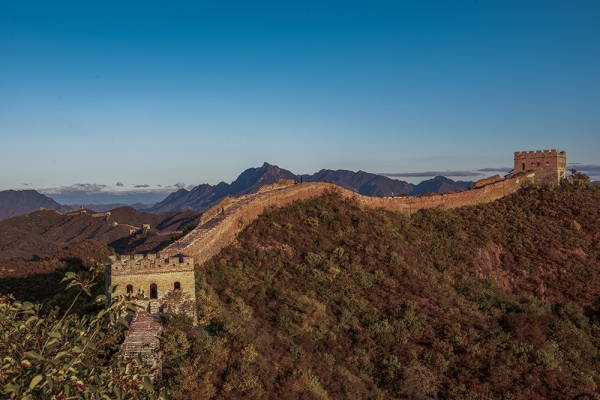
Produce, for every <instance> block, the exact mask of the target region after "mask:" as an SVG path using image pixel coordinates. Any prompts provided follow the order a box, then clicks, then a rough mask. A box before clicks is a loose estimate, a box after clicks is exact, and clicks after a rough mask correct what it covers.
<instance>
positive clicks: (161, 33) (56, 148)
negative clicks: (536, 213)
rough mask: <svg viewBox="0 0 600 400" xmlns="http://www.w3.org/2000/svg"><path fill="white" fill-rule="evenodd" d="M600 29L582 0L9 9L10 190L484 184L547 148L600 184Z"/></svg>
mask: <svg viewBox="0 0 600 400" xmlns="http://www.w3.org/2000/svg"><path fill="white" fill-rule="evenodd" d="M599 18H600V2H597V1H578V0H571V1H552V0H545V1H501V2H499V1H491V0H490V1H486V0H479V1H386V2H376V1H372V2H351V1H344V2H324V1H319V2H306V1H304V2H281V1H279V2H251V1H245V2H235V1H228V2H199V1H195V2H177V1H173V2H167V1H143V2H142V1H126V0H119V1H111V2H108V1H84V2H83V1H73V2H69V1H44V2H33V1H26V0H25V1H3V2H1V3H0V143H1V145H0V170H1V171H2V174H1V175H0V177H1V180H0V190H5V189H26V188H35V189H46V192H47V193H54V194H60V193H67V192H69V191H77V190H81V191H83V192H86V191H88V192H90V193H93V192H94V191H96V192H98V193H99V192H103V193H113V192H116V193H120V192H130V191H147V192H153V193H155V192H159V193H160V192H168V191H170V190H175V189H176V188H177V186H176V184H179V185H178V186H179V187H181V186H182V185H184V186H189V185H193V184H200V183H211V184H215V183H218V182H219V181H226V182H230V181H232V180H234V179H235V178H236V177H237V175H238V174H239V173H240V172H242V171H243V170H244V169H246V168H249V167H258V166H260V165H262V163H263V162H264V161H267V162H269V163H271V164H276V165H278V166H280V167H282V168H286V169H289V170H291V171H293V172H296V173H313V172H316V171H318V170H320V169H322V168H328V169H349V170H354V171H357V170H364V171H368V172H373V173H390V174H391V173H415V174H418V173H423V172H427V171H471V172H473V173H474V174H477V173H481V172H478V170H479V169H483V168H500V167H510V166H511V165H512V157H513V152H514V151H521V150H536V149H550V148H557V149H560V150H566V151H567V156H568V161H569V162H570V163H579V164H581V165H587V166H588V167H589V172H590V175H594V174H595V175H596V176H597V175H600V170H599V169H600V168H598V169H595V168H596V167H595V166H597V165H598V164H600V157H599V156H598V149H599V148H600V131H599V127H600V112H599V110H598V108H599V105H600V78H599V76H600V74H599V73H598V71H600V52H599V51H598V49H600V24H598V20H599ZM483 173H485V174H487V175H489V174H490V173H489V172H483ZM448 175H450V173H448ZM450 177H451V178H454V179H469V180H476V179H478V178H479V177H481V176H478V175H474V176H473V177H467V178H465V177H453V176H450ZM401 179H404V180H409V181H413V182H418V181H420V180H422V179H425V178H423V177H412V178H411V177H403V178H401ZM117 182H121V183H122V184H123V185H122V186H117ZM73 185H79V186H73ZM141 185H148V186H147V187H139V186H141ZM159 185H160V186H159ZM135 186H138V187H137V188H136V187H135Z"/></svg>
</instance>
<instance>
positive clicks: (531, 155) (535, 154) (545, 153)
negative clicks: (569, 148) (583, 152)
mask: <svg viewBox="0 0 600 400" xmlns="http://www.w3.org/2000/svg"><path fill="white" fill-rule="evenodd" d="M545 157H564V158H565V159H566V158H567V152H566V151H558V150H556V149H552V150H535V151H533V150H531V151H515V160H516V159H537V158H545Z"/></svg>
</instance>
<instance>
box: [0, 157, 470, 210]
mask: <svg viewBox="0 0 600 400" xmlns="http://www.w3.org/2000/svg"><path fill="white" fill-rule="evenodd" d="M280 179H296V180H298V181H303V182H316V181H326V182H332V183H334V184H336V185H339V186H341V187H343V188H346V189H349V190H353V191H355V192H357V193H360V194H363V195H366V196H392V195H413V196H418V195H421V194H423V193H444V192H448V191H457V190H466V189H468V188H470V187H471V186H473V185H474V184H475V182H463V181H453V180H452V179H448V178H445V177H443V176H437V177H435V178H433V179H429V180H425V181H423V182H421V183H419V184H418V185H413V184H411V183H408V182H404V181H401V180H398V179H391V178H388V177H386V176H382V175H377V174H371V173H368V172H364V171H358V172H353V171H347V170H337V171H334V170H329V169H324V170H321V171H319V172H316V173H314V174H312V175H297V174H294V173H292V172H291V171H288V170H286V169H282V168H279V167H278V166H276V165H271V164H269V163H264V164H263V165H262V166H261V167H259V168H248V169H247V170H245V171H244V172H242V173H241V174H240V176H238V178H237V179H236V180H235V181H233V182H232V183H230V184H228V183H225V182H221V183H219V184H217V185H214V186H213V185H209V184H202V185H198V186H196V187H195V188H193V189H191V190H186V189H179V190H178V191H176V192H173V193H171V194H170V195H168V196H167V198H165V199H164V200H163V201H161V202H159V203H156V204H155V205H148V204H142V203H136V204H132V205H129V207H131V208H134V209H136V210H138V211H141V212H147V213H152V214H164V213H168V212H177V211H193V212H204V211H206V210H208V209H209V208H210V207H212V206H214V205H215V204H218V203H219V202H220V201H221V200H223V199H224V198H225V197H227V196H240V195H243V194H248V193H254V192H256V191H257V190H258V189H259V188H260V187H261V186H263V185H267V184H270V183H275V182H277V181H278V180H280ZM123 206H124V204H120V203H115V204H87V205H83V207H84V208H85V209H88V210H92V211H96V212H104V211H108V210H112V209H116V208H119V207H123ZM40 207H43V208H48V209H54V210H57V211H68V210H73V209H79V208H81V207H82V206H81V205H77V204H72V205H61V204H59V203H57V202H56V201H54V200H52V199H51V198H49V197H47V196H45V195H43V194H40V193H38V192H36V191H35V190H22V191H15V190H6V191H2V192H0V221H2V220H4V219H6V218H10V217H14V216H18V215H23V214H27V213H30V212H32V211H35V210H37V209H39V208H40Z"/></svg>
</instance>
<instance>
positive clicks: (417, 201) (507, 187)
mask: <svg viewBox="0 0 600 400" xmlns="http://www.w3.org/2000/svg"><path fill="white" fill-rule="evenodd" d="M530 175H531V176H528V175H525V174H514V175H513V176H511V177H510V178H508V179H502V180H500V181H498V182H495V183H491V184H488V185H485V186H483V187H481V188H478V189H473V190H467V191H464V192H459V193H452V194H441V195H429V196H417V197H369V196H362V195H359V194H357V193H355V192H352V191H350V190H347V189H343V188H340V187H339V186H336V185H333V184H330V183H325V182H311V183H303V184H296V185H286V186H284V187H280V188H277V189H273V190H270V191H268V192H259V193H255V194H251V195H246V196H241V197H239V198H238V199H237V200H235V201H233V200H232V199H227V200H226V203H224V204H223V206H221V204H219V205H217V206H215V207H216V208H218V209H219V210H220V211H219V212H218V213H216V214H214V215H215V216H214V217H213V218H211V219H209V220H207V221H206V222H204V223H202V224H201V225H199V226H198V227H197V228H196V229H194V230H193V231H192V232H190V233H189V234H188V235H186V236H185V237H184V238H182V239H180V240H178V241H177V242H175V243H173V244H171V245H170V246H168V247H167V248H166V249H165V250H164V252H167V253H173V254H175V253H183V254H188V255H190V256H193V257H194V259H195V261H196V264H198V265H202V264H204V262H206V261H207V260H209V259H210V258H211V257H213V256H214V255H215V254H217V253H218V252H219V251H220V250H221V249H222V248H223V247H225V246H226V245H228V244H230V243H232V242H233V241H234V240H235V237H236V235H237V234H238V233H239V232H240V231H241V230H242V229H243V228H244V227H245V226H246V225H247V224H248V223H249V222H250V221H252V220H254V219H255V218H257V217H258V216H259V215H260V214H262V213H263V212H264V211H265V209H266V208H267V207H270V206H276V207H280V206H284V205H286V204H289V203H291V202H292V201H294V200H306V199H309V198H311V197H315V196H320V195H322V194H323V193H325V192H326V191H336V192H338V193H340V194H341V195H342V196H344V197H352V198H354V199H355V200H356V201H357V202H358V203H359V204H360V205H361V206H364V207H367V208H378V207H381V208H385V209H388V210H393V211H398V212H402V213H405V214H413V213H415V212H418V211H419V210H423V209H427V208H433V207H442V208H455V207H461V206H467V205H476V204H481V203H486V202H489V201H492V200H496V199H499V198H501V197H503V196H506V195H507V194H510V193H513V192H516V191H517V190H519V189H520V188H521V187H523V186H524V185H526V184H528V183H530V182H532V179H533V175H532V174H530Z"/></svg>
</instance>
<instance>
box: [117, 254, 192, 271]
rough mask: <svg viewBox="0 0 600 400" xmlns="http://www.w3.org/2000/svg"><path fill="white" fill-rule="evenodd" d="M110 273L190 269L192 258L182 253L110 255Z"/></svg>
mask: <svg viewBox="0 0 600 400" xmlns="http://www.w3.org/2000/svg"><path fill="white" fill-rule="evenodd" d="M110 260H111V261H112V264H111V275H113V276H115V275H131V274H152V273H161V272H162V273H165V272H178V271H182V272H183V271H192V270H193V269H194V259H193V258H192V257H186V256H184V255H182V254H177V255H169V254H161V253H158V254H148V255H145V256H144V255H143V254H134V255H122V256H120V257H117V256H111V257H110Z"/></svg>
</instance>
